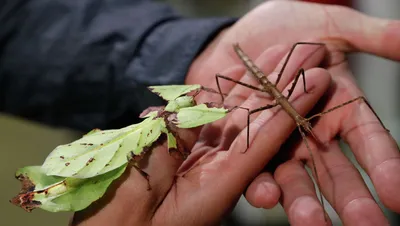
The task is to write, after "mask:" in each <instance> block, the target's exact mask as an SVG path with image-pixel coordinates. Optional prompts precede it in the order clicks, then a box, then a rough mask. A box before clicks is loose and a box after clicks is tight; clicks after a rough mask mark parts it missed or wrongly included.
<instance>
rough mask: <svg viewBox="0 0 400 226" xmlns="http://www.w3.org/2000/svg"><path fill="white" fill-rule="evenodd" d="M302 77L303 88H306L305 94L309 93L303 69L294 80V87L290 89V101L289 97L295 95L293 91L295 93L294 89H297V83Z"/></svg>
mask: <svg viewBox="0 0 400 226" xmlns="http://www.w3.org/2000/svg"><path fill="white" fill-rule="evenodd" d="M300 75H302V76H303V86H304V87H303V88H304V92H305V93H308V92H307V87H306V78H305V74H304V69H303V68H300V70H299V71H298V72H297V75H296V77H295V78H294V81H293V83H292V87H290V89H289V92H288V95H287V97H286V99H289V97H290V96H291V95H292V93H293V91H294V88H295V87H296V84H297V81H298V80H299V78H300Z"/></svg>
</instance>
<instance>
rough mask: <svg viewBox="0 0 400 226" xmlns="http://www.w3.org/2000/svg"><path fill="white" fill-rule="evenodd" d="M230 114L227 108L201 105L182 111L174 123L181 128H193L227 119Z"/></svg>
mask: <svg viewBox="0 0 400 226" xmlns="http://www.w3.org/2000/svg"><path fill="white" fill-rule="evenodd" d="M228 112H229V110H228V109H225V108H217V107H208V106H207V105H205V104H199V105H196V106H193V107H188V108H182V109H180V110H179V112H178V114H177V115H176V120H174V121H173V123H174V124H176V126H177V127H179V128H193V127H197V126H201V125H204V124H207V123H211V122H214V121H217V120H218V119H221V118H223V117H225V116H226V114H227V113H228Z"/></svg>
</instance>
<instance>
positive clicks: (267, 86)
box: [215, 42, 387, 221]
mask: <svg viewBox="0 0 400 226" xmlns="http://www.w3.org/2000/svg"><path fill="white" fill-rule="evenodd" d="M298 45H316V46H324V45H325V44H324V43H313V42H298V43H295V44H294V45H293V46H292V48H291V49H290V51H289V54H288V55H287V57H286V59H285V61H284V63H283V66H282V68H281V70H280V71H279V73H278V77H277V79H276V81H275V83H272V82H271V81H269V80H268V78H267V76H266V75H265V74H264V73H263V72H262V71H261V69H260V68H259V67H257V66H256V65H255V64H254V63H253V61H252V60H251V59H250V58H249V56H248V55H247V54H246V53H244V51H243V50H242V49H241V48H240V46H239V44H234V45H233V48H234V50H235V52H236V54H237V55H238V57H239V58H240V60H241V61H242V63H243V64H244V65H245V66H246V68H247V70H248V71H249V72H250V75H251V76H252V77H253V78H255V79H256V80H257V81H258V82H259V83H260V85H261V88H259V87H256V86H252V85H250V84H246V83H243V82H241V81H238V80H234V79H232V78H230V77H227V76H224V75H221V74H217V75H216V77H215V78H216V82H217V87H218V91H219V93H220V94H221V99H222V101H224V96H223V95H222V91H221V88H220V84H219V79H225V80H228V81H231V82H234V83H236V84H239V85H242V86H245V87H248V88H250V89H253V90H257V91H261V92H264V93H268V94H269V95H271V96H272V97H274V99H275V102H274V103H272V104H268V105H266V106H263V107H260V108H257V109H253V110H250V111H249V112H248V115H247V148H248V147H249V145H250V144H249V126H250V115H251V114H253V113H256V112H259V111H263V110H267V109H270V108H273V107H276V106H278V105H280V106H281V107H282V109H283V110H285V111H286V112H287V114H288V115H289V116H290V117H291V118H292V119H293V120H294V121H295V123H296V125H297V128H298V131H299V133H300V135H301V136H302V139H303V141H304V143H305V146H306V148H307V150H308V152H309V155H310V158H311V161H312V164H313V173H314V175H315V179H316V183H317V186H318V187H319V188H320V187H321V186H320V182H319V178H318V174H317V169H316V166H315V160H314V157H313V154H312V151H311V148H310V146H309V144H308V141H307V138H306V133H309V134H311V135H312V137H313V138H314V139H315V141H317V142H319V139H318V138H317V137H316V135H315V134H314V133H313V131H312V126H311V123H310V120H311V119H313V118H316V117H321V116H322V115H325V114H327V113H329V112H332V111H334V110H337V109H339V108H341V107H343V106H345V105H348V104H350V103H353V102H355V101H357V100H363V101H364V102H365V103H366V104H367V106H368V107H369V108H370V109H371V110H372V112H373V113H374V114H375V116H376V117H377V118H378V120H379V122H380V124H381V125H382V126H383V128H385V126H384V125H383V123H382V121H381V119H380V118H379V116H378V115H377V114H376V112H375V111H374V109H373V108H372V107H371V105H370V104H369V102H368V101H367V99H366V98H365V97H364V96H359V97H356V98H354V99H351V100H349V101H346V102H344V103H342V104H339V105H337V106H335V107H333V108H331V109H328V110H326V111H324V112H321V113H317V114H315V115H312V116H310V117H308V118H304V117H302V116H301V115H300V114H299V113H297V111H296V110H295V108H294V107H293V106H292V104H291V103H290V102H289V101H288V99H289V97H290V96H291V95H292V93H293V90H294V88H295V86H296V84H297V82H298V80H299V77H300V76H302V77H303V83H304V92H306V93H307V90H306V80H305V73H304V69H302V68H300V69H299V71H298V73H297V74H296V76H295V79H294V81H293V83H292V86H291V88H290V89H289V92H288V95H287V96H285V95H283V94H282V92H281V91H279V90H278V89H277V87H276V85H277V84H278V82H279V81H280V79H281V77H282V74H283V71H284V70H285V67H286V65H287V63H288V61H289V59H290V56H291V55H292V53H293V51H294V49H295V48H296V46H298ZM385 129H386V128H385ZM386 130H387V129H386ZM319 191H320V192H319V195H320V200H321V204H322V207H323V209H324V213H325V220H326V221H327V216H326V211H325V206H324V201H323V196H322V191H321V189H319Z"/></svg>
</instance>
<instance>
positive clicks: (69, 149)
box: [10, 85, 230, 212]
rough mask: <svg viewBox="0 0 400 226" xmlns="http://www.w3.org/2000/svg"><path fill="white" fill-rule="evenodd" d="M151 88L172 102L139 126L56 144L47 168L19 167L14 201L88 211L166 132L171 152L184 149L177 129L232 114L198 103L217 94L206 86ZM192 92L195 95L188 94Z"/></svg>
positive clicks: (50, 208)
mask: <svg viewBox="0 0 400 226" xmlns="http://www.w3.org/2000/svg"><path fill="white" fill-rule="evenodd" d="M149 89H150V90H151V91H152V92H154V93H156V94H158V95H159V96H160V97H162V98H163V99H165V100H167V101H168V104H167V105H166V106H165V107H164V108H162V107H156V108H154V107H150V108H149V109H148V110H147V111H146V112H145V113H144V114H143V115H142V118H144V120H143V121H142V122H140V123H138V124H133V125H130V126H127V127H124V128H121V129H111V130H99V129H94V130H92V131H90V132H89V133H87V134H85V135H84V136H83V137H82V138H80V139H78V140H76V141H73V142H71V143H69V144H64V145H60V146H58V147H56V148H55V149H54V150H53V151H52V152H51V153H50V154H49V155H48V156H47V158H46V160H45V161H44V163H43V165H42V166H28V167H24V168H21V169H19V170H17V173H16V177H17V179H19V180H20V181H21V183H22V190H21V192H20V193H19V194H18V195H17V196H16V197H14V198H13V199H12V200H10V202H11V203H13V204H16V205H18V206H20V207H22V208H23V209H25V210H26V211H29V212H30V211H31V210H32V209H34V208H38V207H39V208H42V209H45V210H47V211H51V212H58V211H78V210H81V209H84V208H86V207H87V206H88V205H90V203H92V202H93V201H95V200H97V199H99V198H100V197H101V196H102V195H103V194H104V193H105V191H106V190H107V188H108V186H109V185H110V184H111V182H112V181H113V180H115V179H117V178H118V177H119V176H121V174H122V173H123V172H124V171H125V169H126V167H127V164H128V162H132V160H133V162H134V164H135V163H136V162H137V161H138V160H139V159H140V158H141V157H142V156H143V155H144V153H145V152H146V151H147V150H149V147H150V146H151V145H152V144H153V143H154V142H155V141H157V140H158V139H159V138H160V136H161V134H166V135H167V142H168V149H169V150H171V149H178V150H179V148H178V142H177V139H179V137H176V134H175V133H174V131H173V129H172V128H171V127H173V126H176V127H178V128H193V127H197V126H200V125H204V124H207V123H210V122H213V121H216V120H218V119H220V118H223V117H224V116H225V115H226V114H227V113H228V112H230V110H229V109H226V108H224V107H216V106H215V105H214V104H211V103H204V104H199V105H196V102H195V101H194V97H195V95H197V94H198V93H199V92H200V91H202V90H205V91H209V92H214V93H217V92H216V91H214V90H212V89H208V88H205V87H202V86H200V85H172V86H151V87H149ZM190 92H195V94H194V95H192V96H190V95H187V94H188V93H190ZM134 166H135V168H136V169H138V170H139V171H140V172H141V173H143V175H144V176H146V175H147V174H145V173H144V172H143V171H141V170H140V169H139V168H137V166H136V165H134ZM146 179H147V178H146Z"/></svg>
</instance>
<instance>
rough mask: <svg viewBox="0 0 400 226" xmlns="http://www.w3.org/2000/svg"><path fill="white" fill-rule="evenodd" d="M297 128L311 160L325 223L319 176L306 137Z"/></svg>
mask: <svg viewBox="0 0 400 226" xmlns="http://www.w3.org/2000/svg"><path fill="white" fill-rule="evenodd" d="M297 128H298V129H299V132H300V134H301V137H302V138H303V141H304V144H305V145H306V148H307V150H308V153H309V155H310V158H311V162H312V164H313V166H312V170H313V173H314V175H315V182H316V183H317V186H318V188H319V198H320V199H321V205H322V209H323V211H324V218H325V222H327V221H328V219H327V216H326V211H325V205H324V197H323V196H322V191H321V184H320V182H319V176H318V174H317V167H316V165H315V159H314V155H313V154H312V151H311V148H310V145H309V144H308V141H307V137H306V135H305V134H304V132H303V130H302V129H301V127H300V126H297Z"/></svg>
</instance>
